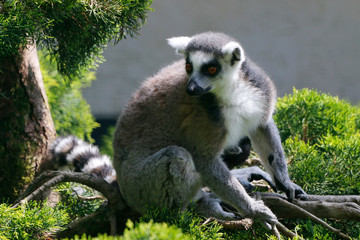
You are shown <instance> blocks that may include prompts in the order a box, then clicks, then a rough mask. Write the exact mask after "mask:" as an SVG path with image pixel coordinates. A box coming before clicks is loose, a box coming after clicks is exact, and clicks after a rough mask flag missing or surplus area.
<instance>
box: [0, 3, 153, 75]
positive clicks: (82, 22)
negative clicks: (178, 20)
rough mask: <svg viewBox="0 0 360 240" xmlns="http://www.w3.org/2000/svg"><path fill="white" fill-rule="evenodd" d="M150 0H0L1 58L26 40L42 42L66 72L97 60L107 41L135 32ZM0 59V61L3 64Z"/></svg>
mask: <svg viewBox="0 0 360 240" xmlns="http://www.w3.org/2000/svg"><path fill="white" fill-rule="evenodd" d="M150 4H151V0H94V1H90V0H38V1H34V0H8V1H1V2H0V9H1V10H0V63H1V60H3V59H5V58H7V57H9V56H14V55H15V54H16V53H17V52H18V50H19V48H22V47H25V46H26V45H27V44H28V41H29V40H30V41H35V42H37V43H39V44H41V45H42V46H44V47H46V48H47V49H48V50H49V52H50V54H51V56H52V57H53V58H54V59H55V60H56V63H57V66H58V70H59V72H60V73H61V74H63V75H66V76H68V77H74V76H78V75H80V73H81V69H84V68H87V67H89V66H94V65H96V62H99V61H101V55H100V54H101V52H102V49H103V48H104V47H105V45H106V44H107V43H108V42H109V41H110V40H111V39H114V41H115V42H118V41H120V40H121V39H122V38H124V37H125V36H126V35H130V36H131V37H132V36H134V35H136V34H137V32H138V31H139V29H140V27H141V26H142V24H143V23H144V21H145V18H146V16H147V14H148V12H149V11H150V10H151V9H150ZM1 65H2V64H0V66H1Z"/></svg>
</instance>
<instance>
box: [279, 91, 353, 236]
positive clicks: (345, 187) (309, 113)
mask: <svg viewBox="0 0 360 240" xmlns="http://www.w3.org/2000/svg"><path fill="white" fill-rule="evenodd" d="M274 118H275V121H276V123H277V126H278V128H279V132H280V135H281V139H282V141H283V144H284V150H285V153H286V156H287V158H288V160H289V174H290V176H291V178H292V179H294V181H295V182H296V183H297V184H299V185H300V186H302V187H303V189H304V190H305V191H306V192H307V193H309V194H318V195H326V194H330V195H352V194H353V195H359V194H360V162H359V159H360V124H359V123H360V108H358V107H355V106H351V105H350V104H349V103H348V102H346V101H344V100H339V99H338V98H337V97H332V96H330V95H327V94H323V93H319V92H318V91H316V90H308V89H303V90H296V89H294V92H293V94H292V95H288V96H285V97H284V98H281V99H279V102H278V106H277V112H276V115H275V116H274ZM330 224H331V225H333V226H335V227H336V228H338V229H342V231H343V232H345V233H347V234H349V235H350V236H352V237H359V229H360V223H358V222H351V221H342V222H336V221H332V222H331V223H330ZM297 228H298V229H299V231H298V232H300V233H301V234H302V235H303V237H304V238H306V239H334V238H336V237H335V236H334V235H332V234H330V233H329V231H328V230H327V229H325V228H324V227H322V226H320V225H317V224H314V223H313V222H311V221H309V220H307V221H305V220H301V221H298V223H297Z"/></svg>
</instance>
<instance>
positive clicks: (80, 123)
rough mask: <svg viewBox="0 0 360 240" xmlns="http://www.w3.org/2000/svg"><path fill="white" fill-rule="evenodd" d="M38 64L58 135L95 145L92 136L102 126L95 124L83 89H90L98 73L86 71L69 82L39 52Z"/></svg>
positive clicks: (48, 58) (44, 53)
mask: <svg viewBox="0 0 360 240" xmlns="http://www.w3.org/2000/svg"><path fill="white" fill-rule="evenodd" d="M39 61H40V66H41V73H42V75H43V80H44V85H45V90H46V93H47V96H48V101H49V105H50V110H51V116H52V118H53V120H54V124H55V129H56V132H57V134H58V135H60V136H65V135H69V134H72V135H75V136H77V137H79V138H81V139H86V140H87V141H90V142H93V140H92V138H91V136H90V134H91V132H92V130H93V129H94V128H96V127H98V126H99V124H98V123H97V122H95V119H94V117H93V116H92V114H91V110H90V106H89V104H88V103H87V102H86V101H85V99H84V98H83V96H82V93H81V89H82V88H84V87H88V86H89V85H90V83H91V81H93V80H94V79H95V73H94V72H92V71H83V72H82V74H81V75H82V76H83V77H82V78H81V79H80V78H77V77H74V78H73V79H72V81H71V82H69V81H66V80H65V79H64V78H63V77H62V76H61V75H60V74H59V72H58V71H57V69H56V65H55V64H53V63H52V62H51V61H50V56H49V55H47V54H46V52H44V51H39Z"/></svg>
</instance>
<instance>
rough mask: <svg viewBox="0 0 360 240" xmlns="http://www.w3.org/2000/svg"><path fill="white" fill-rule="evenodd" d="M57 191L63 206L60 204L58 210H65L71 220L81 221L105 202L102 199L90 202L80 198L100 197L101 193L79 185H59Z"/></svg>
mask: <svg viewBox="0 0 360 240" xmlns="http://www.w3.org/2000/svg"><path fill="white" fill-rule="evenodd" d="M56 191H58V192H59V193H60V196H61V204H59V206H58V208H59V209H61V210H65V211H66V212H67V213H68V215H69V217H70V219H71V220H75V219H79V218H82V217H84V216H86V215H89V214H91V213H94V212H95V210H96V209H98V208H99V207H100V205H101V204H102V203H103V202H104V200H101V199H93V200H91V201H90V200H84V199H82V198H79V196H81V197H94V196H100V193H98V192H97V191H95V190H93V189H91V188H89V187H87V186H84V185H81V184H78V183H62V184H59V185H58V186H57V189H56Z"/></svg>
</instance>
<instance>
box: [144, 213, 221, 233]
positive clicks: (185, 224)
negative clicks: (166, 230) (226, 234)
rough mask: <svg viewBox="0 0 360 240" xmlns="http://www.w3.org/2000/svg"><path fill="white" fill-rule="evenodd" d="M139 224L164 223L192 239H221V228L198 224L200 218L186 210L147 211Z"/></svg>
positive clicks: (209, 224) (216, 225) (214, 224)
mask: <svg viewBox="0 0 360 240" xmlns="http://www.w3.org/2000/svg"><path fill="white" fill-rule="evenodd" d="M139 221H140V222H151V221H154V222H164V223H167V224H170V225H175V226H176V227H178V228H180V229H181V230H182V232H183V233H185V234H189V235H190V236H191V237H192V238H193V239H212V240H214V239H222V237H223V233H222V232H221V229H222V227H221V226H220V225H219V224H217V223H215V222H211V223H208V224H204V225H202V224H200V223H201V221H202V220H201V218H200V217H198V216H197V215H196V214H194V213H193V211H191V208H190V210H186V211H180V210H169V209H166V208H163V209H157V208H155V209H152V208H151V209H149V210H148V211H147V212H146V213H145V214H144V215H143V216H142V217H141V218H140V220H139Z"/></svg>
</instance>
